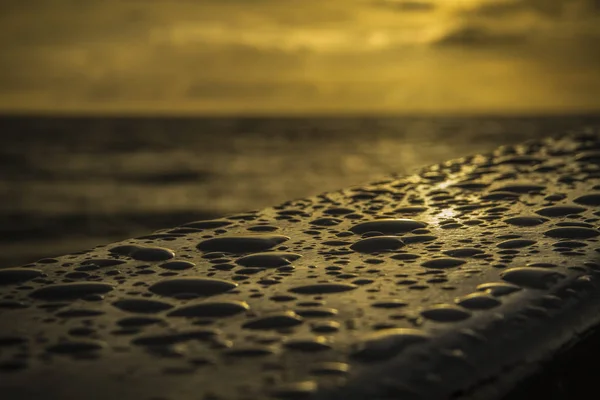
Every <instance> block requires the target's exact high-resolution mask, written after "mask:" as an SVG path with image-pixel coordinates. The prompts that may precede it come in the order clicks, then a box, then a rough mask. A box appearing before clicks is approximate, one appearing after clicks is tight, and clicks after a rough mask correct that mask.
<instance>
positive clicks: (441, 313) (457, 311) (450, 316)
mask: <svg viewBox="0 0 600 400" xmlns="http://www.w3.org/2000/svg"><path fill="white" fill-rule="evenodd" d="M421 315H422V316H424V317H425V318H427V319H430V320H432V321H436V322H457V321H462V320H465V319H467V318H469V317H470V316H471V313H470V312H468V311H466V310H463V309H462V308H459V307H456V306H453V305H450V304H439V305H436V306H432V307H429V308H427V309H425V310H423V311H421Z"/></svg>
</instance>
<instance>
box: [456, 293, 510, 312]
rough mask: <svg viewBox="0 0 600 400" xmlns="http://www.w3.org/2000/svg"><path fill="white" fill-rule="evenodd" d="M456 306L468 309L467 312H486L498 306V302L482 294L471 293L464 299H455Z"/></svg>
mask: <svg viewBox="0 0 600 400" xmlns="http://www.w3.org/2000/svg"><path fill="white" fill-rule="evenodd" d="M456 304H458V305H460V306H462V307H465V308H468V309H469V310H487V309H490V308H494V307H497V306H499V305H500V304H501V303H500V300H498V299H496V298H494V297H492V296H490V295H487V294H484V293H471V294H469V295H467V296H465V297H461V298H458V299H456Z"/></svg>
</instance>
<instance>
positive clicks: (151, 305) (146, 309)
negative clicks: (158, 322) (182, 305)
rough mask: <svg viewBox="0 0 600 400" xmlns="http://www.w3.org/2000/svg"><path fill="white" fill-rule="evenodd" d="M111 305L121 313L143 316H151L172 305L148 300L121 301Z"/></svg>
mask: <svg viewBox="0 0 600 400" xmlns="http://www.w3.org/2000/svg"><path fill="white" fill-rule="evenodd" d="M112 305H113V306H115V307H117V308H118V309H120V310H123V311H128V312H134V313H143V314H152V313H157V312H160V311H165V310H168V309H170V308H173V305H172V304H169V303H166V302H164V301H159V300H150V299H144V298H139V299H133V298H131V299H121V300H117V301H115V302H114V303H112Z"/></svg>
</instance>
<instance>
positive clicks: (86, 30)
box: [0, 0, 600, 267]
mask: <svg viewBox="0 0 600 400" xmlns="http://www.w3.org/2000/svg"><path fill="white" fill-rule="evenodd" d="M0 45H1V46H2V52H0V135H1V136H0V138H1V140H2V143H1V146H0V171H1V172H0V194H2V202H0V267H3V266H4V267H5V266H14V265H17V264H22V263H26V262H31V261H35V260H36V259H39V258H42V257H46V256H55V255H60V254H62V253H67V252H72V251H78V250H82V249H86V248H89V247H93V246H94V245H97V244H101V243H107V242H110V241H115V240H120V239H124V238H127V237H131V236H134V235H140V234H144V233H147V232H150V231H152V230H155V229H159V228H163V227H168V226H172V225H177V224H180V223H184V222H187V221H190V220H194V219H200V218H207V217H213V216H220V215H224V214H228V213H235V212H242V211H247V210H252V209H256V208H262V207H266V206H270V205H276V204H277V203H280V202H282V201H285V200H289V199H292V198H298V197H305V196H310V195H315V194H318V193H321V192H323V191H328V190H335V189H339V188H342V187H345V186H348V185H356V184H361V183H366V182H368V181H370V180H373V179H378V178H379V177H381V176H384V175H386V174H390V173H409V172H411V171H414V170H415V169H416V168H418V167H421V166H424V165H427V164H431V163H435V162H440V161H444V160H445V159H449V158H457V157H460V156H464V155H467V154H472V153H476V152H482V151H488V150H491V149H493V148H494V147H497V146H499V145H503V144H511V143H518V142H520V141H523V140H525V139H530V138H540V137H545V136H548V135H554V134H557V133H561V132H563V131H565V130H569V129H576V128H578V127H581V126H583V125H586V124H588V125H589V124H598V123H599V122H600V51H598V49H599V48H600V1H598V0H394V1H392V0H329V1H322V0H252V1H250V0H204V1H197V2H192V1H184V0H181V1H170V0H169V1H167V0H153V1H150V2H149V1H142V0H120V1H110V0H102V1H100V0H88V1H85V2H81V1H75V0H29V1H27V2H23V1H21V0H3V1H2V2H0Z"/></svg>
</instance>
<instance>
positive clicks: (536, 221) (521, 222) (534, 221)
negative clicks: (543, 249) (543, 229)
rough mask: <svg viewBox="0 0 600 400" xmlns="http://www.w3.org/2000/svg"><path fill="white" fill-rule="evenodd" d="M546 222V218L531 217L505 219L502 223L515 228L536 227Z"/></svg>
mask: <svg viewBox="0 0 600 400" xmlns="http://www.w3.org/2000/svg"><path fill="white" fill-rule="evenodd" d="M546 221H548V219H547V218H542V217H531V216H522V217H514V218H507V219H505V220H504V222H506V223H507V224H510V225H515V226H537V225H541V224H543V223H544V222H546Z"/></svg>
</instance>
